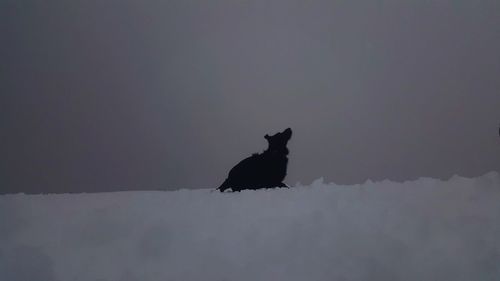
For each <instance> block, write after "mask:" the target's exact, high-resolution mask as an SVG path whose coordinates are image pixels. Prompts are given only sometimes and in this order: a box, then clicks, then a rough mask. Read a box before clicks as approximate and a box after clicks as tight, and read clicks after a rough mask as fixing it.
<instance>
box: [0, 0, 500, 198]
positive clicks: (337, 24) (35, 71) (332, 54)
mask: <svg viewBox="0 0 500 281" xmlns="http://www.w3.org/2000/svg"><path fill="white" fill-rule="evenodd" d="M0 36H1V37H0V38H1V44H0V55H1V64H0V134H1V135H0V153H1V154H0V193H9V192H82V191H89V192H90V191H112V190H131V189H178V188H206V187H210V188H215V187H217V186H218V185H219V184H220V183H221V182H222V181H223V180H224V179H225V177H226V175H227V172H228V171H229V169H230V168H231V167H233V166H234V165H235V164H236V163H237V162H238V161H240V160H242V159H243V158H245V157H247V156H249V155H251V154H252V153H254V152H261V151H263V150H264V149H265V148H266V141H265V139H264V138H263V136H264V135H265V134H274V133H275V132H277V131H282V130H283V129H285V128H287V127H291V128H292V129H293V132H294V134H293V136H292V139H291V141H290V142H289V149H290V155H289V159H290V162H289V168H288V176H287V178H286V179H285V182H286V183H288V184H291V185H293V184H295V183H296V182H298V181H299V182H302V183H309V182H311V181H312V180H313V179H316V178H319V177H324V178H325V180H326V181H328V182H329V181H334V182H336V183H341V184H350V183H359V182H363V181H365V180H366V179H372V180H382V179H386V178H387V179H391V180H397V181H402V180H408V179H415V178H418V177H421V176H426V177H436V178H448V177H449V176H451V175H453V174H460V175H463V176H476V175H480V174H484V173H486V172H489V171H491V170H497V171H498V170H499V169H500V139H499V137H498V125H499V123H500V79H499V77H500V52H499V51H498V50H500V2H499V1H496V0H492V1H444V0H443V1H417V0H415V1H356V2H354V1H307V2H305V1H285V0H279V1H229V0H227V1H220V0H216V1H131V0H126V1H111V0H110V1H83V0H75V1H34V0H33V1H29V0H26V1H10V0H4V1H1V2H0Z"/></svg>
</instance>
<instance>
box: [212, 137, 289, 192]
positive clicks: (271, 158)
mask: <svg viewBox="0 0 500 281" xmlns="http://www.w3.org/2000/svg"><path fill="white" fill-rule="evenodd" d="M291 137H292V129H290V128H288V129H286V130H284V131H283V132H281V133H277V134H275V135H274V136H269V135H265V136H264V138H265V139H266V140H267V142H268V144H269V147H268V148H267V150H266V151H264V152H263V153H261V154H257V153H255V154H253V155H252V156H250V157H248V158H246V159H244V160H242V161H241V162H240V163H238V164H237V165H236V166H234V168H232V169H231V171H229V175H228V177H227V179H226V180H225V181H224V183H222V185H221V186H219V188H217V189H218V190H220V191H221V192H224V191H225V190H226V189H228V188H231V189H232V190H233V191H241V190H243V189H260V188H273V187H288V186H287V185H286V184H284V183H283V182H282V181H283V179H284V178H285V176H286V167H287V164H288V157H287V155H288V148H287V147H286V144H287V143H288V141H289V140H290V138H291Z"/></svg>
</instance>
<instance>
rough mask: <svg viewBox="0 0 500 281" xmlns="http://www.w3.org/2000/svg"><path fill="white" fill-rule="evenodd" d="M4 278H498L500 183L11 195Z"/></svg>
mask: <svg viewBox="0 0 500 281" xmlns="http://www.w3.org/2000/svg"><path fill="white" fill-rule="evenodd" d="M0 280H4V281H20V280H23V281H28V280H33V281H35V280H40V281H52V280H57V281H80V280H91V281H111V280H119V281H139V280H140V281H148V280H155V281H157V280H161V281H167V280H203V281H211V280H214V281H223V280H228V281H230V280H249V281H250V280H251V281H256V280H287V281H293V280H329V281H330V280H340V281H342V280H384V281H387V280H415V281H417V280H418V281H421V280H453V281H458V280H500V176H499V174H498V173H496V172H491V173H488V174H486V175H484V176H481V177H478V178H474V179H467V178H462V177H458V176H455V177H452V178H451V179H449V180H447V181H441V180H435V179H429V178H422V179H419V180H416V181H411V182H404V183H395V182H390V181H383V182H375V183H374V182H370V181H368V182H366V183H364V184H360V185H353V186H341V185H335V184H325V183H323V180H322V179H320V180H317V181H315V182H313V183H312V184H311V185H308V186H302V185H300V184H298V185H297V186H295V187H293V188H290V189H273V190H258V191H243V192H239V193H219V192H212V191H210V190H179V191H165V192H161V191H156V192H151V191H148V192H144V191H140V192H139V191H137V192H115V193H100V194H73V195H69V194H63V195H24V194H17V195H4V196H0Z"/></svg>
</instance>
